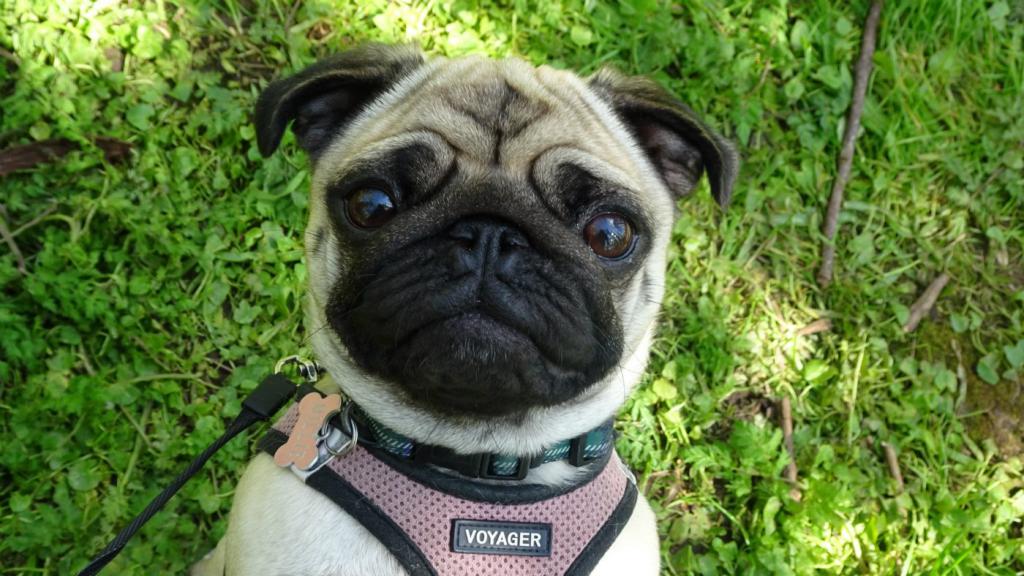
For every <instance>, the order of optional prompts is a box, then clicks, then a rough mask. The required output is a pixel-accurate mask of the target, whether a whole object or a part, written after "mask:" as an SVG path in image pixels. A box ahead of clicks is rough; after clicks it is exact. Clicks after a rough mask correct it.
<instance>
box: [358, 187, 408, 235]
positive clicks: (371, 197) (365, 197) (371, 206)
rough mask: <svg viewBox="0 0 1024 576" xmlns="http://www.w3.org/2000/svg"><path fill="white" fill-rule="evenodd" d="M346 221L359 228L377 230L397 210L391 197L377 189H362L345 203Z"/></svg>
mask: <svg viewBox="0 0 1024 576" xmlns="http://www.w3.org/2000/svg"><path fill="white" fill-rule="evenodd" d="M346 209H347V211H348V219H349V220H350V221H351V222H352V223H353V224H355V225H356V226H359V227H360V228H377V227H380V226H383V225H384V224H387V222H388V220H391V219H392V218H393V217H394V216H395V212H396V211H397V209H396V208H395V201H394V200H393V199H392V198H391V195H390V194H388V193H387V192H385V191H383V190H381V189H379V188H362V189H359V190H356V191H355V192H353V193H352V194H351V195H350V196H349V197H348V200H347V201H346Z"/></svg>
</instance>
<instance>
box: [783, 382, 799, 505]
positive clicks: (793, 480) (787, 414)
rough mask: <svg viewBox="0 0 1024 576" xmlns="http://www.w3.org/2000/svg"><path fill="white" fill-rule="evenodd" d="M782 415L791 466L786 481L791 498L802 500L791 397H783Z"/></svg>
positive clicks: (787, 468) (787, 470)
mask: <svg viewBox="0 0 1024 576" xmlns="http://www.w3.org/2000/svg"><path fill="white" fill-rule="evenodd" d="M780 404H781V407H780V410H779V411H780V412H781V413H782V440H783V442H784V443H785V445H786V452H788V453H789V464H786V481H787V482H789V486H790V490H789V496H790V497H791V498H793V500H800V487H799V484H798V479H797V469H796V448H795V447H794V446H793V406H792V404H791V403H790V400H789V396H783V397H782V401H781V402H780Z"/></svg>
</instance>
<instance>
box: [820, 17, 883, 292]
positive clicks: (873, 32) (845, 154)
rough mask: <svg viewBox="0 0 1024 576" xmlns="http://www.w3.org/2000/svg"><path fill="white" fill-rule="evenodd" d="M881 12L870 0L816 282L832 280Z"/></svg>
mask: <svg viewBox="0 0 1024 576" xmlns="http://www.w3.org/2000/svg"><path fill="white" fill-rule="evenodd" d="M881 14H882V0H875V1H874V2H872V3H871V9H870V10H869V11H868V17H867V20H865V21H864V35H863V36H862V37H861V43H860V58H858V60H857V66H856V68H855V69H854V79H853V100H852V101H851V102H850V111H849V113H848V114H847V115H846V129H845V130H844V132H843V146H842V148H841V150H840V152H839V165H838V171H837V174H836V179H835V182H833V184H832V195H831V196H830V197H829V199H828V211H827V212H826V215H825V225H824V226H823V229H822V232H823V233H824V234H825V245H824V247H823V249H822V252H821V268H819V269H818V284H819V285H821V287H822V288H827V287H828V285H829V284H830V283H831V282H832V266H833V263H834V261H835V257H836V246H835V236H836V228H837V227H838V225H839V224H838V219H839V208H840V207H841V206H842V204H843V190H844V189H845V188H846V181H847V180H849V179H850V167H851V166H852V165H853V143H854V141H855V140H856V139H857V132H859V131H860V116H861V113H862V112H863V111H864V95H865V94H866V93H867V90H868V78H869V77H870V76H871V68H872V60H871V59H872V57H873V56H874V54H875V38H876V37H877V35H878V21H879V19H880V18H881Z"/></svg>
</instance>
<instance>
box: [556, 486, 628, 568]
mask: <svg viewBox="0 0 1024 576" xmlns="http://www.w3.org/2000/svg"><path fill="white" fill-rule="evenodd" d="M636 499H637V488H636V485H635V484H633V483H632V482H626V490H625V493H624V494H623V495H622V499H621V500H619V505H618V506H616V507H615V510H613V511H612V514H611V516H609V517H608V520H606V521H605V523H604V526H601V529H600V530H598V531H597V534H595V535H594V537H593V538H592V539H591V540H590V542H589V543H587V546H586V548H584V549H583V551H582V552H580V555H579V556H577V557H576V560H573V563H572V564H571V565H570V566H569V569H568V570H566V571H565V576H576V575H577V574H578V575H580V576H582V575H585V574H590V573H591V571H593V570H594V568H596V567H597V563H598V562H600V561H601V558H603V557H604V553H605V552H607V551H608V549H609V548H611V547H612V543H613V542H615V539H616V538H618V537H619V534H621V533H622V529H623V528H625V527H626V524H628V523H629V519H630V518H631V517H632V516H633V509H634V508H636Z"/></svg>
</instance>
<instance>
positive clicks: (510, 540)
mask: <svg viewBox="0 0 1024 576" xmlns="http://www.w3.org/2000/svg"><path fill="white" fill-rule="evenodd" d="M307 396H313V397H319V396H320V395H319V393H313V391H312V390H310V394H307ZM336 398H337V396H327V397H325V398H323V400H324V402H323V406H324V407H323V408H321V407H320V406H315V404H316V402H315V401H314V399H312V398H311V399H309V400H306V396H304V397H303V398H302V401H300V402H298V403H295V404H293V405H292V407H291V408H290V409H289V410H288V412H287V413H286V414H285V415H284V416H283V417H282V418H281V419H280V420H278V421H277V422H276V423H275V424H274V426H273V427H272V428H271V429H270V430H269V431H268V433H267V435H266V436H264V437H263V439H262V440H261V441H260V448H261V449H262V450H264V451H265V452H267V453H269V454H271V455H274V456H275V461H277V462H278V464H279V465H286V463H287V462H289V461H291V460H290V459H291V458H292V457H293V455H295V458H298V457H300V456H301V455H302V451H301V449H298V448H295V447H293V446H292V444H298V442H293V439H294V437H295V436H296V435H298V434H307V433H308V428H310V426H309V425H307V424H305V422H306V420H307V419H306V418H305V416H303V417H302V418H300V406H301V407H302V412H312V411H319V412H318V416H319V417H322V418H324V420H323V421H324V422H326V421H327V420H326V417H324V414H327V411H329V410H333V409H335V408H336V402H334V405H331V403H330V402H329V401H328V399H331V400H333V399H336ZM327 415H328V416H329V415H330V414H327ZM312 421H314V422H315V419H314V420H312ZM330 422H332V423H337V422H338V420H337V418H335V419H332V420H331V421H330ZM349 422H350V423H351V424H352V426H353V427H354V428H358V429H357V430H354V431H353V432H354V433H353V434H351V437H352V438H353V439H355V438H358V439H359V441H358V442H355V441H353V442H350V443H349V444H350V445H349V446H346V448H345V450H343V451H329V453H328V454H327V455H326V458H322V459H321V461H320V463H319V464H317V465H316V466H315V467H306V468H305V469H303V468H301V467H299V466H296V465H294V464H293V465H292V469H293V471H295V472H296V475H297V476H298V477H299V478H300V479H302V480H303V481H304V482H305V483H306V484H307V485H308V486H310V487H311V488H313V489H315V490H317V491H319V492H320V493H322V494H324V495H325V496H327V497H328V498H330V499H331V501H333V502H334V503H335V504H337V505H338V506H340V507H341V508H342V509H343V510H344V511H345V512H346V513H348V514H349V515H350V516H352V517H353V518H355V519H356V521H358V522H359V523H360V524H362V525H363V527H365V528H366V529H367V530H369V531H370V533H372V534H373V535H374V536H375V537H376V538H377V539H378V540H379V541H380V542H381V543H383V544H384V545H385V546H386V547H387V548H388V549H389V550H390V551H391V553H392V554H393V555H394V556H395V558H397V559H398V561H399V562H400V563H401V564H402V566H403V567H404V568H405V570H406V571H407V572H408V573H409V574H410V576H548V575H552V576H554V575H584V574H589V573H590V572H591V570H593V568H594V567H595V566H596V565H597V563H598V561H599V560H600V559H601V557H602V556H603V555H604V553H605V552H606V551H607V550H608V548H609V547H610V546H611V544H612V543H613V542H614V541H615V539H616V538H617V537H618V535H619V533H620V531H621V530H622V528H623V527H624V526H625V525H626V523H627V522H628V520H629V518H630V516H631V515H632V513H633V508H634V506H635V504H636V499H637V488H636V484H635V481H634V480H633V477H632V474H631V473H630V472H629V471H628V469H627V468H626V467H625V465H624V464H623V463H622V462H621V461H620V460H619V458H618V455H617V454H615V451H614V449H613V447H612V446H611V441H612V435H611V428H610V424H609V425H607V426H605V427H602V428H599V429H596V430H595V431H592V432H590V433H588V434H587V435H584V436H582V437H580V438H578V439H574V440H573V441H572V442H568V441H567V442H564V443H559V445H556V446H555V447H553V448H552V449H549V450H547V451H545V453H544V454H543V455H540V457H534V458H533V459H525V460H524V459H522V458H519V459H517V458H502V457H497V456H495V457H491V458H484V459H480V458H476V459H470V460H472V461H473V465H472V466H468V467H467V466H459V465H458V464H460V463H461V464H464V463H465V462H466V461H467V459H466V458H464V457H460V456H458V455H454V454H453V453H452V454H448V456H449V458H450V460H451V461H452V462H454V463H456V465H454V466H452V467H453V468H455V469H456V470H458V469H459V468H460V467H461V468H463V469H462V470H461V473H462V475H466V476H470V477H474V478H480V477H483V478H506V479H507V478H513V479H514V478H522V477H524V476H525V475H526V472H527V470H528V468H529V467H530V465H531V460H532V464H533V466H534V467H535V466H536V465H539V463H543V462H546V461H553V460H558V459H564V458H565V457H569V459H570V461H572V460H573V458H575V459H576V462H574V463H577V462H579V461H580V460H581V459H582V461H583V462H584V463H585V465H586V467H585V468H584V469H583V470H585V472H584V473H585V474H586V477H585V478H584V479H583V480H582V481H581V482H580V483H577V484H575V485H573V486H569V487H562V488H554V487H548V486H541V485H535V484H525V483H521V484H517V485H510V483H501V484H497V483H487V482H479V481H477V482H470V481H467V480H465V479H462V478H459V477H456V476H453V475H451V474H446V473H442V472H440V471H438V469H437V468H435V467H434V466H425V465H423V462H424V456H423V453H424V452H429V451H434V452H436V451H437V450H438V447H430V446H418V445H416V444H415V443H413V442H412V441H409V440H406V439H404V438H403V437H401V436H399V435H397V434H396V433H393V432H391V431H390V430H388V429H387V428H385V427H383V426H382V425H380V424H379V423H377V422H375V421H373V420H372V419H370V418H369V417H368V416H366V415H365V414H361V413H359V412H358V411H356V417H355V418H350V419H349ZM328 428H329V427H328V426H327V425H325V426H324V427H323V428H322V429H321V430H320V431H319V434H320V436H319V438H320V439H321V440H322V439H324V438H326V437H327V436H328V434H327V430H328ZM304 429H306V430H304ZM332 433H334V434H337V433H338V431H337V430H334V431H332ZM602 435H605V436H604V437H603V439H602ZM285 445H287V446H286V447H285V448H284V449H282V448H281V447H282V446H285ZM440 450H442V451H443V450H446V449H440ZM417 451H419V452H421V454H420V456H419V457H417V455H416V452H417ZM320 453H321V455H323V453H324V451H323V449H322V448H321V452H320ZM588 455H589V456H590V458H587V456H588ZM433 456H434V457H433V458H432V459H431V458H428V459H427V461H430V462H435V463H436V462H443V460H439V459H438V458H437V457H436V454H435V455H433ZM478 456H479V455H478ZM294 461H295V462H298V461H299V460H294ZM478 462H482V464H481V465H480V466H477V465H476V464H477V463H478ZM445 467H447V466H445ZM474 468H475V470H474Z"/></svg>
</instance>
